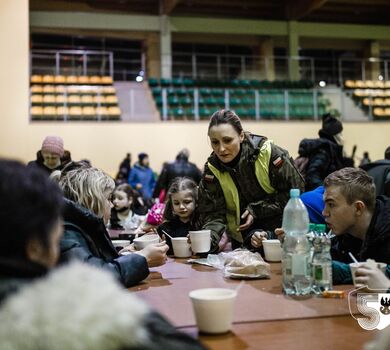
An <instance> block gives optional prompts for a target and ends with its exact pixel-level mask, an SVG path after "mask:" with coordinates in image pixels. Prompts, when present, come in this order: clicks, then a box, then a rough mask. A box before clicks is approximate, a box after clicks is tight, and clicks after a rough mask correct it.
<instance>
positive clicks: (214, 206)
mask: <svg viewBox="0 0 390 350" xmlns="http://www.w3.org/2000/svg"><path fill="white" fill-rule="evenodd" d="M266 140H267V138H266V137H264V136H258V135H253V134H247V135H246V136H245V139H244V141H243V143H242V144H241V155H240V159H239V161H238V164H237V165H236V166H235V167H234V168H230V167H228V166H226V165H224V164H223V163H222V162H221V161H220V160H219V159H218V157H217V156H216V155H215V153H214V152H213V153H212V154H211V155H210V157H209V158H208V162H207V163H206V165H205V170H204V173H203V176H202V180H201V181H200V184H199V201H198V202H199V203H198V211H199V216H200V221H201V222H202V224H203V229H209V230H211V233H212V249H211V250H212V251H215V250H216V249H217V248H218V242H219V240H220V238H221V236H222V234H223V233H224V231H225V230H226V228H227V225H226V203H225V197H224V194H223V191H222V188H221V185H220V183H219V181H218V180H217V178H216V177H215V176H214V175H213V173H212V171H211V170H210V169H209V167H208V165H207V164H208V163H209V162H210V163H211V164H212V165H213V166H214V167H216V168H217V169H218V170H219V171H222V172H225V171H228V172H229V173H230V175H231V177H232V179H233V181H234V183H235V185H236V187H237V190H238V194H239V199H240V214H241V215H242V214H243V213H244V211H245V210H248V211H249V212H250V213H251V214H252V216H253V217H254V219H255V223H254V224H253V225H252V227H251V228H258V229H262V230H265V231H274V229H275V228H277V227H280V226H281V223H282V215H283V209H284V207H285V205H286V203H287V201H288V199H289V191H290V189H291V188H299V189H300V190H301V191H302V190H303V187H304V181H303V179H302V177H301V176H300V174H299V172H298V171H297V170H296V168H295V167H294V165H293V160H292V159H291V158H290V157H289V154H288V152H287V151H286V150H284V149H283V148H281V147H279V146H277V145H275V144H272V146H271V158H270V161H269V179H270V183H271V185H272V187H273V188H274V189H275V190H276V192H275V193H272V194H268V193H267V192H266V191H265V190H264V189H263V188H262V187H261V186H260V184H259V182H258V180H257V177H256V174H255V162H256V160H257V158H258V155H259V152H260V149H261V147H262V145H263V144H264V142H265V141H266ZM248 232H249V230H248ZM242 235H243V240H244V245H246V246H248V247H249V246H250V243H249V242H250V234H249V233H247V232H245V233H242ZM228 236H231V235H230V234H229V233H228ZM232 243H234V242H232ZM238 245H239V244H238ZM236 246H237V245H234V247H236Z"/></svg>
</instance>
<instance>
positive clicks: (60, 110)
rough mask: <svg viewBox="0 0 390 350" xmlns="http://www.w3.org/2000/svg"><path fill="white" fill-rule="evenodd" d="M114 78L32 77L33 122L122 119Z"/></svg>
mask: <svg viewBox="0 0 390 350" xmlns="http://www.w3.org/2000/svg"><path fill="white" fill-rule="evenodd" d="M112 83H113V81H112V77H110V76H108V77H100V76H91V77H89V76H76V75H69V76H63V75H36V74H35V75H32V76H31V86H30V93H31V98H30V101H31V109H30V112H31V119H32V120H120V116H121V111H120V109H119V107H118V98H117V96H116V89H115V87H114V86H113V85H112Z"/></svg>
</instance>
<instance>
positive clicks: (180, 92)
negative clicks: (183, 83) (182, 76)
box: [175, 88, 187, 96]
mask: <svg viewBox="0 0 390 350" xmlns="http://www.w3.org/2000/svg"><path fill="white" fill-rule="evenodd" d="M175 91H176V95H178V96H185V95H187V89H186V88H180V89H176V90H175Z"/></svg>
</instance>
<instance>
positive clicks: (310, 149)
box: [298, 137, 343, 191]
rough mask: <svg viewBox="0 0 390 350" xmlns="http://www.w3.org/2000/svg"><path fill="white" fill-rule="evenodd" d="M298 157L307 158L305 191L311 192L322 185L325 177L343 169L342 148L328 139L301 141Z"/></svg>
mask: <svg viewBox="0 0 390 350" xmlns="http://www.w3.org/2000/svg"><path fill="white" fill-rule="evenodd" d="M298 153H299V156H300V157H308V158H309V162H308V164H307V166H306V175H305V182H306V184H305V189H306V191H311V190H314V189H315V188H317V187H318V186H320V185H322V184H323V182H324V179H325V177H326V176H328V175H329V174H330V173H332V172H334V171H336V170H338V169H341V168H342V167H343V147H342V146H339V145H338V144H337V143H335V142H333V141H331V140H330V139H328V138H325V137H320V138H319V139H303V140H302V141H301V142H300V144H299V150H298Z"/></svg>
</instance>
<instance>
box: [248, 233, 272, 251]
mask: <svg viewBox="0 0 390 350" xmlns="http://www.w3.org/2000/svg"><path fill="white" fill-rule="evenodd" d="M267 238H268V233H267V232H265V231H255V232H254V233H253V235H252V237H251V245H252V247H255V248H260V247H261V246H262V245H263V241H265V240H266V239H267Z"/></svg>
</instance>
